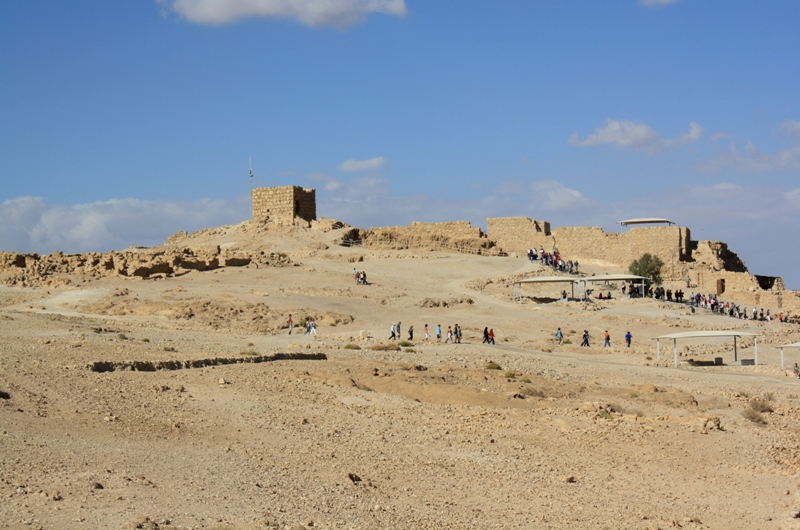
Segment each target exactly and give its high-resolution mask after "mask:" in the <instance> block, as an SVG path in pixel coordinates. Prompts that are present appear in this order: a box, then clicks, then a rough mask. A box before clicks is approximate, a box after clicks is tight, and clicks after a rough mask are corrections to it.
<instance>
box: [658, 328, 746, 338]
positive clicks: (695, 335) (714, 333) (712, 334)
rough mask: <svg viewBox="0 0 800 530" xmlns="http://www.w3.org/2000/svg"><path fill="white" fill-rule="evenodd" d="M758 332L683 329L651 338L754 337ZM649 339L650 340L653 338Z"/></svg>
mask: <svg viewBox="0 0 800 530" xmlns="http://www.w3.org/2000/svg"><path fill="white" fill-rule="evenodd" d="M757 335H758V333H753V332H751V331H739V330H737V329H731V330H718V331H683V332H681V333H671V334H669V335H661V336H660V337H653V339H691V338H707V337H755V336H757ZM653 339H650V340H653Z"/></svg>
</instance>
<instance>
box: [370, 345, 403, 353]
mask: <svg viewBox="0 0 800 530" xmlns="http://www.w3.org/2000/svg"><path fill="white" fill-rule="evenodd" d="M369 349H370V350H375V351H400V346H398V345H397V344H373V345H372V346H370V347H369Z"/></svg>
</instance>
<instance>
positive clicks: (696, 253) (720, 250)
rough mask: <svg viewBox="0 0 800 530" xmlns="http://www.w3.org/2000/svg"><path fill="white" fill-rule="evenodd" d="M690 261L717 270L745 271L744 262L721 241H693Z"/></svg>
mask: <svg viewBox="0 0 800 530" xmlns="http://www.w3.org/2000/svg"><path fill="white" fill-rule="evenodd" d="M692 244H693V247H694V248H693V251H692V261H694V262H696V263H701V264H706V265H708V266H709V267H710V268H711V269H713V270H717V271H733V272H747V267H745V265H744V262H743V261H742V260H741V259H740V258H739V256H738V255H737V254H736V253H735V252H733V251H731V250H730V249H728V244H727V243H723V242H722V241H693V242H692Z"/></svg>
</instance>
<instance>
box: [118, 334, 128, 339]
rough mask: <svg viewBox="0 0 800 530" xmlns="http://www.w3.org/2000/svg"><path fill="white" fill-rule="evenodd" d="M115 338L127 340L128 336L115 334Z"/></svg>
mask: <svg viewBox="0 0 800 530" xmlns="http://www.w3.org/2000/svg"><path fill="white" fill-rule="evenodd" d="M117 338H118V339H119V340H128V336H127V335H125V334H124V333H118V334H117Z"/></svg>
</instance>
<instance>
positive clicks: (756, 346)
mask: <svg viewBox="0 0 800 530" xmlns="http://www.w3.org/2000/svg"><path fill="white" fill-rule="evenodd" d="M753 340H754V341H755V349H756V352H755V353H756V364H758V337H756V338H755V339H753Z"/></svg>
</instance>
